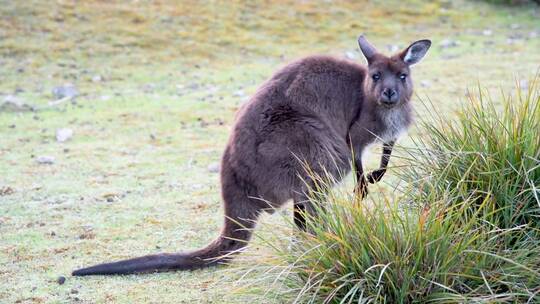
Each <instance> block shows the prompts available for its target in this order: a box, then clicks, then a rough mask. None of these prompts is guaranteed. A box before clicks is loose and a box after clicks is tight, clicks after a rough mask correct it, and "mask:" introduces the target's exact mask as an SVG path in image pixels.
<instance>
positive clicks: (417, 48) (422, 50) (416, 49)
mask: <svg viewBox="0 0 540 304" xmlns="http://www.w3.org/2000/svg"><path fill="white" fill-rule="evenodd" d="M430 46H431V40H427V39H424V40H418V41H416V42H413V43H412V44H411V45H409V47H408V48H406V49H405V50H404V51H402V52H401V53H400V55H399V57H401V59H403V61H404V62H405V63H406V64H408V65H413V64H415V63H418V62H420V60H422V58H424V56H425V55H426V53H427V51H428V50H429V47H430Z"/></svg>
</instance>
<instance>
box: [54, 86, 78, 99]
mask: <svg viewBox="0 0 540 304" xmlns="http://www.w3.org/2000/svg"><path fill="white" fill-rule="evenodd" d="M52 94H53V96H54V98H55V99H56V100H58V99H62V98H69V99H73V98H75V97H77V96H78V95H79V90H77V87H75V85H73V84H71V83H66V84H64V85H62V86H57V87H54V88H53V89H52Z"/></svg>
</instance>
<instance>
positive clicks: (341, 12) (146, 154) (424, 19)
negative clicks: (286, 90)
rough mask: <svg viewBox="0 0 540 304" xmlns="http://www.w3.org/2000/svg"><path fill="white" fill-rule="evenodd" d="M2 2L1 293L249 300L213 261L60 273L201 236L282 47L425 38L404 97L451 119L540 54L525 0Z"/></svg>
mask: <svg viewBox="0 0 540 304" xmlns="http://www.w3.org/2000/svg"><path fill="white" fill-rule="evenodd" d="M0 4H1V5H0V17H1V18H0V236H1V237H0V263H1V264H2V265H5V266H4V267H3V269H1V270H0V281H1V282H2V283H0V299H4V300H3V301H6V302H8V303H11V302H18V303H60V302H62V303H63V302H75V301H80V302H84V303H93V302H98V303H105V302H113V301H114V302H120V303H131V302H159V303H166V302H169V303H193V302H200V303H212V302H213V303H222V302H223V301H225V302H227V303H229V302H230V303H244V302H245V301H247V299H246V298H245V297H246V295H242V296H235V295H232V296H228V297H226V296H225V295H226V294H228V293H229V292H230V291H231V288H230V284H228V283H229V282H228V281H227V277H226V276H224V275H223V274H222V273H221V272H220V270H219V269H211V270H204V271H196V272H185V273H167V274H159V275H144V276H129V277H112V278H84V279H75V278H71V277H69V275H68V274H69V273H70V272H71V270H72V269H74V268H76V267H79V266H83V265H88V264H92V263H96V262H100V261H104V260H112V259H119V258H124V257H129V256H138V255H142V254H146V253H149V252H156V251H178V250H184V249H190V248H196V247H200V246H202V245H204V244H206V243H207V242H208V241H209V240H211V239H213V238H214V237H215V236H216V235H217V233H218V231H219V227H220V225H221V223H222V212H221V202H220V197H219V187H218V185H219V180H218V174H216V171H217V164H218V162H219V158H220V154H221V152H222V149H223V148H224V145H225V142H226V140H227V135H228V132H229V129H230V127H231V124H232V121H233V117H234V112H235V111H236V109H237V108H238V106H239V105H240V104H242V103H244V102H246V101H247V99H248V98H249V96H250V95H251V94H252V93H253V92H254V91H255V90H256V88H257V86H258V85H259V84H260V83H262V82H263V81H264V80H265V79H266V78H268V77H269V76H270V75H271V74H272V72H273V71H274V70H276V69H277V68H278V67H279V66H282V65H284V64H286V63H287V62H289V61H291V60H294V59H296V58H299V57H302V56H306V55H310V54H319V53H324V54H331V55H335V56H337V57H341V58H347V59H348V60H354V61H357V62H363V59H362V58H361V54H360V53H359V52H358V50H357V45H356V37H357V36H358V35H359V34H360V33H364V34H366V35H367V37H368V38H369V39H370V41H372V42H373V43H374V44H375V45H376V46H378V47H379V49H380V50H381V51H383V52H385V53H391V52H395V51H397V50H399V49H400V48H403V47H405V46H406V45H408V43H410V42H411V41H414V40H416V39H421V38H429V39H431V40H432V41H433V47H432V50H430V52H429V54H428V57H427V58H426V59H425V60H424V61H423V62H422V63H421V64H420V65H419V66H418V67H415V68H414V72H413V77H414V79H415V84H416V88H417V89H416V93H417V94H418V96H420V97H422V98H429V99H430V100H431V101H432V102H433V103H434V105H435V106H436V108H437V109H438V111H440V112H441V113H442V114H443V115H447V117H448V118H449V119H451V118H452V117H453V115H454V109H455V108H456V107H457V106H458V105H459V104H461V103H462V102H464V101H465V100H466V97H467V95H468V94H469V93H468V92H469V88H474V87H475V86H476V85H477V83H478V82H481V84H482V86H484V87H486V88H487V89H488V91H491V92H497V91H498V90H499V89H501V88H502V89H507V88H511V87H514V85H515V83H516V82H517V83H518V84H519V85H520V86H521V87H523V88H526V87H528V86H529V83H530V81H529V79H530V78H531V77H532V76H534V75H535V74H536V73H537V71H538V68H539V62H540V51H539V50H540V21H539V20H540V7H539V6H538V5H536V4H535V3H534V1H510V3H508V2H507V1H463V0H458V1H421V0H412V1H397V0H391V1H351V2H342V1H176V2H174V1H60V0H58V1H0ZM421 113H422V112H420V114H421ZM418 132H420V131H419V130H418V129H413V130H411V133H412V134H417V133H418ZM407 142H408V140H407V139H405V140H404V141H403V143H404V144H407ZM370 164H371V166H372V167H373V166H374V165H375V164H376V157H373V158H372V160H371V162H370ZM387 178H388V181H389V183H391V182H392V181H393V179H392V178H394V180H395V176H394V177H393V176H392V174H389V176H388V177H387ZM381 190H382V191H391V187H386V188H385V187H382V188H381ZM372 192H375V191H372ZM264 220H265V221H277V220H280V219H278V218H276V217H273V218H272V217H268V218H265V219H264ZM261 230H262V233H265V225H264V223H263V224H262V225H261ZM266 232H268V231H266ZM253 250H256V248H254V249H253ZM61 276H65V277H67V280H66V281H65V283H63V284H59V283H58V279H59V277H61ZM60 281H61V280H60Z"/></svg>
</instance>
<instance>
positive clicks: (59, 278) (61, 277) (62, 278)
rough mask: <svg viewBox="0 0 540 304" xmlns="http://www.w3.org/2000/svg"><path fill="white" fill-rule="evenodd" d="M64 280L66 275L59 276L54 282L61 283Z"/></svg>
mask: <svg viewBox="0 0 540 304" xmlns="http://www.w3.org/2000/svg"><path fill="white" fill-rule="evenodd" d="M65 282H66V277H64V276H59V277H58V279H56V283H58V284H60V285H62V284H64V283H65Z"/></svg>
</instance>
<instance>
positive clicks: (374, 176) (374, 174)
mask: <svg viewBox="0 0 540 304" xmlns="http://www.w3.org/2000/svg"><path fill="white" fill-rule="evenodd" d="M385 173H386V169H377V170H373V171H371V172H370V173H369V174H368V176H367V180H368V182H369V183H370V184H375V183H376V182H378V181H380V180H381V179H382V177H383V175H384V174H385Z"/></svg>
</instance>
